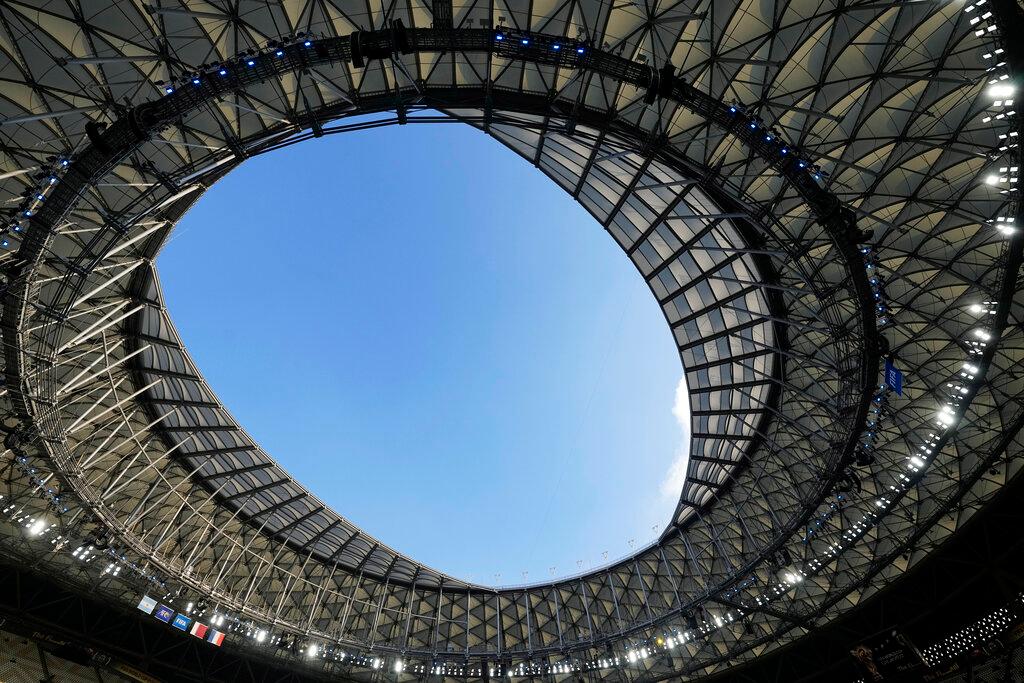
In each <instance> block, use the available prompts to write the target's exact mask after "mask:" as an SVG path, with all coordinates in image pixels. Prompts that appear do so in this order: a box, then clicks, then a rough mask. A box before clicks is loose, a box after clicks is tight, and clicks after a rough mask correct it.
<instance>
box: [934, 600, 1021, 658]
mask: <svg viewBox="0 0 1024 683" xmlns="http://www.w3.org/2000/svg"><path fill="white" fill-rule="evenodd" d="M1022 615H1024V594H1022V595H1020V596H1018V597H1017V599H1016V600H1014V601H1013V602H1012V603H1011V604H1009V605H1008V606H1006V607H1000V608H999V609H997V610H995V611H994V612H991V613H989V614H987V615H985V616H984V617H982V618H981V619H979V620H978V621H976V622H974V623H973V624H971V625H969V626H966V627H964V628H962V629H960V630H959V631H957V632H956V633H954V634H952V635H950V636H948V637H946V638H944V639H942V640H940V641H939V642H937V643H935V644H933V645H929V646H928V647H926V648H925V649H924V650H923V651H922V653H921V654H922V655H923V656H924V659H925V661H926V662H928V665H929V666H933V667H934V666H938V665H940V664H942V663H944V662H948V661H950V660H952V659H956V658H958V657H960V656H962V655H964V654H969V653H970V652H972V651H974V650H975V649H977V648H979V647H981V646H983V645H985V644H986V643H989V642H991V641H993V640H995V639H996V638H998V637H999V636H1000V635H1001V634H1002V633H1004V632H1005V631H1007V630H1008V629H1010V628H1012V627H1013V626H1016V625H1017V624H1019V623H1020V622H1021V617H1022Z"/></svg>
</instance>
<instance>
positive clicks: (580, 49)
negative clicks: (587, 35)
mask: <svg viewBox="0 0 1024 683" xmlns="http://www.w3.org/2000/svg"><path fill="white" fill-rule="evenodd" d="M576 54H578V55H581V54H583V48H582V47H578V48H576Z"/></svg>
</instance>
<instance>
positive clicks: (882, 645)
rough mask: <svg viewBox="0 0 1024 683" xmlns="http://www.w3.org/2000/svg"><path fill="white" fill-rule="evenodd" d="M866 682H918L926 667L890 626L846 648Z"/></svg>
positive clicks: (914, 650)
mask: <svg viewBox="0 0 1024 683" xmlns="http://www.w3.org/2000/svg"><path fill="white" fill-rule="evenodd" d="M850 654H851V655H853V658H854V659H856V660H857V663H858V664H859V665H860V668H861V670H862V671H863V672H864V680H865V681H867V683H878V682H879V681H886V682H887V683H888V682H890V681H891V682H895V683H899V682H901V681H906V682H909V681H920V680H921V676H922V675H923V674H924V672H925V670H926V669H927V664H926V663H925V660H924V657H923V656H921V652H920V651H919V650H918V649H917V648H916V647H914V644H913V643H911V642H910V640H909V639H908V638H907V637H906V636H905V635H904V634H903V633H902V632H901V631H899V630H897V629H890V630H888V631H884V632H882V633H878V634H876V635H874V636H872V637H871V638H868V639H867V640H865V641H864V642H863V643H861V644H860V645H858V646H857V647H855V648H853V649H852V650H850Z"/></svg>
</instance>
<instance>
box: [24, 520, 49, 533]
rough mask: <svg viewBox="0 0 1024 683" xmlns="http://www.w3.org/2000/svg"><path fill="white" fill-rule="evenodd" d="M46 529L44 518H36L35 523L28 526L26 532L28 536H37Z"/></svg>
mask: <svg viewBox="0 0 1024 683" xmlns="http://www.w3.org/2000/svg"><path fill="white" fill-rule="evenodd" d="M45 530H46V520H45V519H37V520H36V521H35V523H34V524H33V525H32V526H30V527H29V529H28V533H29V535H30V536H38V535H39V534H41V533H43V531H45Z"/></svg>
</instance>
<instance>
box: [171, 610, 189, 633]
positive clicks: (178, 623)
mask: <svg viewBox="0 0 1024 683" xmlns="http://www.w3.org/2000/svg"><path fill="white" fill-rule="evenodd" d="M191 623H192V620H191V619H189V618H188V617H186V616H185V615H184V614H179V615H178V616H176V617H174V623H173V624H171V626H173V627H174V628H177V629H181V630H182V631H187V630H188V625H189V624H191Z"/></svg>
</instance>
